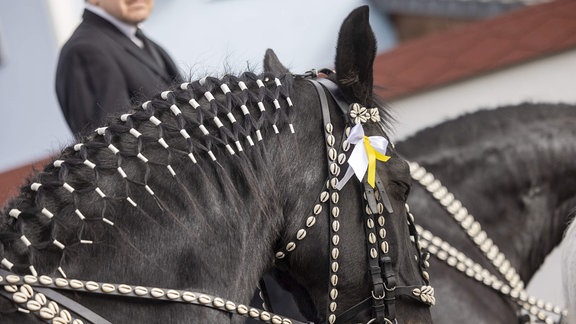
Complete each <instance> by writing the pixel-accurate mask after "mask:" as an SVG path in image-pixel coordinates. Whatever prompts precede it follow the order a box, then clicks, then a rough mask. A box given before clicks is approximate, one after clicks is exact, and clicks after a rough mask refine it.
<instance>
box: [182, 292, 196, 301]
mask: <svg viewBox="0 0 576 324" xmlns="http://www.w3.org/2000/svg"><path fill="white" fill-rule="evenodd" d="M182 299H183V300H184V301H187V302H189V303H191V302H193V301H195V300H196V295H195V294H193V293H191V292H188V291H186V292H184V293H183V294H182Z"/></svg>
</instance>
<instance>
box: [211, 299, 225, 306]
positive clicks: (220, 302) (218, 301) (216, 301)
mask: <svg viewBox="0 0 576 324" xmlns="http://www.w3.org/2000/svg"><path fill="white" fill-rule="evenodd" d="M224 304H225V303H224V300H223V299H222V298H214V301H213V302H212V305H214V306H215V307H218V308H220V307H223V306H224Z"/></svg>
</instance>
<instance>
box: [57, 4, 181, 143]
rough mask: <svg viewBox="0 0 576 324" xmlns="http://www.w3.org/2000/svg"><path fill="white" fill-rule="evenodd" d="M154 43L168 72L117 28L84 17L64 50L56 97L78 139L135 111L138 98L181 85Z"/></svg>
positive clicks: (87, 13)
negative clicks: (114, 116) (120, 114)
mask: <svg viewBox="0 0 576 324" xmlns="http://www.w3.org/2000/svg"><path fill="white" fill-rule="evenodd" d="M148 42H149V43H150V45H151V46H152V47H154V48H155V50H156V52H157V53H158V54H159V56H160V57H161V59H162V61H163V64H162V65H163V66H161V65H160V64H158V63H157V62H156V61H154V59H153V58H152V57H151V56H150V55H149V54H148V53H147V52H146V51H145V50H144V49H141V48H140V47H138V46H137V45H136V44H134V42H132V41H131V40H130V39H129V38H128V37H127V36H126V35H125V34H123V33H122V32H121V31H120V30H118V29H117V28H116V27H115V26H114V25H113V24H111V23H110V22H108V21H107V20H105V19H104V18H102V17H100V16H98V15H96V14H94V13H92V12H90V11H88V10H85V11H84V15H83V20H82V22H81V23H80V25H79V26H78V28H77V29H76V30H75V31H74V33H73V34H72V36H71V37H70V39H69V40H68V41H67V42H66V44H64V46H63V47H62V50H61V52H60V58H59V61H58V68H57V72H56V94H57V95H58V101H59V102H60V108H61V109H62V112H63V114H64V117H65V119H66V122H67V123H68V125H69V126H70V129H71V130H72V132H73V133H75V134H76V133H79V132H87V131H92V130H94V128H96V127H98V126H100V124H101V123H102V120H103V119H104V117H106V116H108V115H110V114H112V113H115V112H122V111H123V110H126V109H127V108H128V107H130V106H131V105H132V104H133V103H134V102H132V101H131V100H134V98H136V99H137V98H150V97H152V95H154V94H156V93H158V92H159V91H162V90H166V89H168V87H169V86H170V85H171V84H173V83H174V81H179V80H180V79H181V77H180V74H179V72H178V69H177V68H176V65H175V64H174V62H173V61H172V59H171V58H170V56H169V55H168V53H166V51H165V50H164V49H162V48H161V47H160V46H158V45H157V44H155V43H153V42H152V41H149V40H148Z"/></svg>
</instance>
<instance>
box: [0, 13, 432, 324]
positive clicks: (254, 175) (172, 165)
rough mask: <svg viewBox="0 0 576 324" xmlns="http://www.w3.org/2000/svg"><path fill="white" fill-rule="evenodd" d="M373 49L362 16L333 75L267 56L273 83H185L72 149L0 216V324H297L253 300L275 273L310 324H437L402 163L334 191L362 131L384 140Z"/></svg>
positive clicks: (341, 46)
mask: <svg viewBox="0 0 576 324" xmlns="http://www.w3.org/2000/svg"><path fill="white" fill-rule="evenodd" d="M375 48H376V47H375V39H374V35H373V33H372V30H371V28H370V25H369V22H368V8H367V7H362V8H359V9H357V10H355V11H353V12H352V13H351V14H350V15H349V16H348V17H347V18H346V20H345V21H344V23H343V25H342V27H341V30H340V34H339V39H338V46H337V54H336V62H335V67H336V69H337V71H338V73H337V74H331V75H330V76H329V77H328V78H327V79H325V80H322V81H314V80H311V79H312V78H313V77H314V76H315V73H308V74H306V75H293V74H291V73H290V72H288V70H286V68H284V67H283V66H282V64H280V62H279V61H278V60H277V58H276V56H275V55H274V54H273V52H271V51H269V52H267V55H266V58H265V67H266V70H267V71H268V72H265V73H263V74H261V75H256V74H254V73H251V72H246V73H244V74H242V75H240V76H237V77H236V76H230V75H228V76H224V77H222V78H214V77H206V78H203V79H201V80H197V81H194V82H187V83H183V84H181V85H177V86H175V87H174V88H173V89H168V90H166V91H164V92H162V93H160V94H159V95H158V96H156V97H155V98H153V99H151V100H149V101H146V102H144V103H143V104H142V105H141V106H140V107H136V108H134V109H133V110H131V111H130V112H128V113H126V114H124V115H122V116H115V117H111V118H110V119H109V121H107V123H106V125H104V126H103V127H101V128H98V129H97V130H95V132H94V133H93V134H91V135H89V136H87V137H85V138H83V139H82V140H81V142H80V143H77V144H75V145H73V146H70V147H68V148H66V149H64V150H63V151H62V153H61V155H60V156H59V157H58V158H57V159H56V160H55V161H54V162H53V163H52V164H49V165H47V166H46V167H45V168H44V170H43V171H42V172H39V173H37V174H35V175H34V176H33V177H32V178H31V179H29V182H28V183H27V184H26V185H25V186H24V187H23V188H22V189H21V193H20V195H19V196H18V197H16V198H14V199H12V200H11V201H10V202H9V203H8V204H7V205H6V206H5V207H4V209H3V211H2V218H1V222H0V242H1V244H0V259H1V260H0V263H1V264H2V266H3V268H5V269H7V270H8V271H9V272H7V271H4V270H2V278H1V279H2V281H0V283H2V284H3V285H5V286H4V289H0V290H2V295H4V296H6V297H8V298H7V299H5V298H1V297H0V311H1V313H0V317H1V321H2V323H21V322H32V321H33V320H34V319H35V318H36V317H35V316H34V315H36V316H38V317H39V318H41V319H43V320H49V321H54V322H58V323H59V322H67V321H76V322H75V323H80V322H79V321H80V320H82V321H84V322H95V323H105V322H106V321H111V322H114V323H128V322H130V323H148V322H160V321H162V322H168V323H183V322H192V323H229V322H230V323H239V322H242V321H243V320H244V319H243V317H242V316H237V315H243V316H246V317H250V318H254V319H259V320H262V321H264V322H271V323H290V320H289V319H286V318H283V317H282V316H278V315H274V314H271V313H269V312H266V311H262V310H259V309H255V308H250V307H247V306H245V305H246V304H247V303H248V301H249V300H250V297H251V296H252V294H253V292H254V290H255V288H256V286H257V283H258V281H259V279H260V277H261V276H262V275H263V273H265V272H266V271H267V270H269V269H270V268H272V267H273V266H274V265H277V266H278V267H279V268H281V269H282V272H283V273H284V274H285V275H286V276H289V278H290V279H289V280H291V281H292V282H293V283H294V286H293V287H298V288H299V289H301V290H300V291H299V292H298V293H297V294H296V299H297V301H298V302H299V304H301V305H305V306H304V308H306V309H307V313H308V314H309V315H310V316H311V317H312V318H313V320H314V321H317V322H323V323H324V322H327V323H334V322H342V321H345V322H350V321H354V322H363V323H366V322H369V321H370V322H373V323H384V322H390V321H394V320H395V319H398V320H399V321H400V322H402V323H425V322H430V321H431V319H430V310H429V305H430V304H432V303H433V302H434V297H433V291H432V290H431V287H430V286H429V285H428V283H427V272H426V269H425V267H424V265H425V262H424V260H423V258H422V255H421V254H420V253H419V250H418V249H416V248H415V246H414V244H412V243H411V240H410V237H411V236H415V232H414V229H413V226H410V227H408V226H406V223H407V222H408V223H410V224H413V222H412V220H411V219H409V218H407V212H406V207H405V201H406V199H407V195H408V192H409V188H410V187H409V183H410V175H409V167H408V164H407V163H406V162H405V161H404V160H402V159H401V158H399V157H398V155H397V154H396V152H395V151H394V149H393V148H392V147H390V146H389V147H388V148H387V151H386V152H385V154H386V155H387V156H389V157H390V158H389V159H388V157H383V156H381V155H378V154H376V156H377V157H378V159H381V160H382V161H378V160H376V161H372V160H371V162H370V163H369V169H372V168H373V167H375V169H376V175H375V177H374V179H373V180H374V181H375V182H373V183H371V184H368V183H367V181H362V182H359V181H355V180H350V181H349V182H348V184H347V185H345V186H344V187H343V188H341V190H339V189H337V188H340V187H339V185H338V179H340V178H341V177H342V174H344V172H342V174H341V173H340V170H342V171H345V170H346V168H347V166H348V164H347V163H346V159H347V155H348V154H349V153H350V152H349V151H348V149H349V148H350V147H351V146H353V145H351V143H350V138H348V135H349V132H350V127H351V126H354V123H358V124H357V125H356V126H354V128H353V129H363V130H364V131H365V132H366V134H367V135H370V136H375V137H376V138H377V139H379V140H383V139H385V137H386V134H385V133H384V129H385V128H383V125H382V124H383V122H382V121H379V119H380V118H382V119H383V121H385V120H384V119H385V118H386V116H387V115H386V112H385V110H383V109H381V108H378V109H376V108H372V107H379V106H378V103H377V100H376V98H374V96H373V93H372V64H373V60H374V56H375ZM333 88H336V90H330V91H328V89H333ZM329 92H335V94H334V96H335V98H337V99H332V97H331V96H330V94H328V93H329ZM342 101H346V102H347V103H350V104H351V103H354V105H352V106H351V107H352V108H349V107H348V104H346V105H345V106H344V107H342V105H341V103H342ZM366 107H368V108H366ZM342 110H344V112H342ZM330 118H331V119H330ZM358 127H359V128H358ZM371 141H372V140H370V141H364V142H363V143H362V142H361V143H360V144H359V145H356V146H355V147H354V150H355V149H356V148H357V147H360V148H362V149H365V150H367V151H370V152H372V151H371V150H372V149H373V148H374V146H373V145H372V144H370V143H371ZM350 151H352V149H350ZM368 156H372V154H369V155H368ZM387 159H388V160H387ZM383 161H385V162H383ZM368 174H371V172H370V171H369V172H368ZM367 179H368V180H370V177H367ZM362 197H364V198H362ZM365 232H366V233H365ZM285 279H286V278H285ZM286 280H288V279H286ZM47 288H50V289H47ZM55 290H58V291H60V290H62V291H61V292H60V293H54V291H55ZM143 297H146V298H143ZM71 300H72V301H71ZM80 304H81V305H80ZM187 304H194V305H187ZM355 305H356V307H353V306H355ZM349 309H351V310H350V311H347V310H349ZM341 315H342V316H341Z"/></svg>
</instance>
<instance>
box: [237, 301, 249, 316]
mask: <svg viewBox="0 0 576 324" xmlns="http://www.w3.org/2000/svg"><path fill="white" fill-rule="evenodd" d="M236 311H237V312H238V314H240V315H246V314H247V313H248V307H246V305H242V304H240V305H238V307H236Z"/></svg>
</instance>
